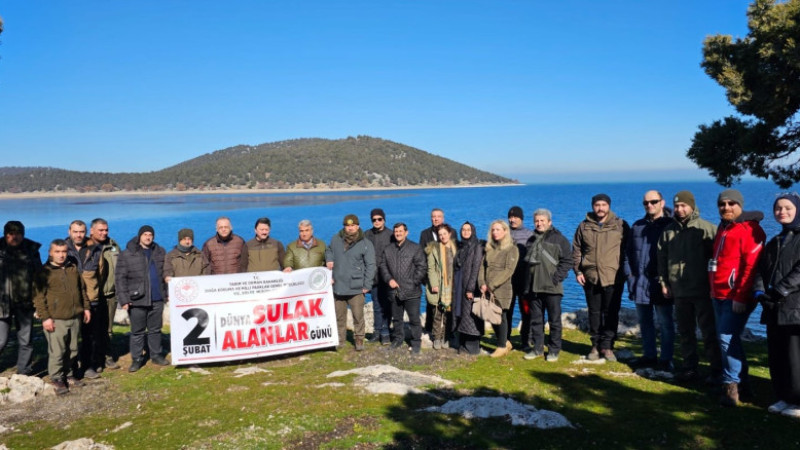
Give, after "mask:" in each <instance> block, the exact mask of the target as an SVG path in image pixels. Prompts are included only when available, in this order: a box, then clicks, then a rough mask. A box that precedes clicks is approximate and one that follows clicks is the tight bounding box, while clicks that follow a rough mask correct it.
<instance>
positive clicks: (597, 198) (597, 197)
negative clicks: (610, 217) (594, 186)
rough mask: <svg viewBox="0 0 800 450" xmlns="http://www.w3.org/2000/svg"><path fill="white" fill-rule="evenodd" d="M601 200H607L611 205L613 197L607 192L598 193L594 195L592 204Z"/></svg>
mask: <svg viewBox="0 0 800 450" xmlns="http://www.w3.org/2000/svg"><path fill="white" fill-rule="evenodd" d="M599 201H603V202H606V203H608V205H609V206H611V197H609V196H608V195H606V194H597V195H595V196H594V197H592V206H594V204H595V203H597V202H599Z"/></svg>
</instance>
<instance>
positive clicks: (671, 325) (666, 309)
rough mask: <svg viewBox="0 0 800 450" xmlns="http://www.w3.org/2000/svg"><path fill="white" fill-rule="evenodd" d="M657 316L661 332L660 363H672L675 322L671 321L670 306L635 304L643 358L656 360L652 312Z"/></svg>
mask: <svg viewBox="0 0 800 450" xmlns="http://www.w3.org/2000/svg"><path fill="white" fill-rule="evenodd" d="M654 309H655V311H656V316H658V328H659V331H661V357H660V359H661V361H672V355H673V354H674V353H675V322H674V321H673V320H672V305H653V304H652V303H650V304H647V305H640V304H638V303H637V304H636V315H637V316H638V317H639V328H640V330H641V332H642V350H643V355H642V356H643V357H645V358H651V359H656V326H655V322H654V321H653V310H654Z"/></svg>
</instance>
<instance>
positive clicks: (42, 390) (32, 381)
mask: <svg viewBox="0 0 800 450" xmlns="http://www.w3.org/2000/svg"><path fill="white" fill-rule="evenodd" d="M0 390H3V391H4V392H3V394H0V404H3V403H22V402H26V401H29V400H33V399H34V398H36V397H37V396H49V395H56V391H55V388H53V386H52V385H50V383H45V381H44V380H42V379H41V378H39V377H30V376H25V375H18V374H14V375H11V378H5V377H0Z"/></svg>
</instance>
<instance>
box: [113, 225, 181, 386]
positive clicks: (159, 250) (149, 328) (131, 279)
mask: <svg viewBox="0 0 800 450" xmlns="http://www.w3.org/2000/svg"><path fill="white" fill-rule="evenodd" d="M154 238H155V231H154V230H153V227H151V226H150V225H144V226H142V227H141V228H139V233H138V234H137V235H136V237H134V238H133V239H131V240H130V241H129V242H128V245H127V246H126V247H125V250H124V251H123V252H122V253H120V255H119V260H118V261H117V272H116V283H117V299H118V301H119V304H120V305H122V309H125V310H127V311H128V315H129V316H130V319H131V340H130V349H131V366H130V368H129V369H128V371H129V372H136V371H137V370H139V369H141V368H142V366H144V363H145V359H144V343H145V339H146V340H147V347H148V348H149V350H150V360H151V361H153V363H154V364H158V365H159V366H165V365H167V364H169V362H168V361H167V360H166V359H165V358H164V355H162V354H161V326H162V320H163V319H162V316H163V312H164V301H165V300H166V290H165V289H164V283H163V281H162V280H163V279H164V259H165V256H166V252H164V248H163V247H161V246H160V245H158V244H156V243H155V241H154V240H153V239H154Z"/></svg>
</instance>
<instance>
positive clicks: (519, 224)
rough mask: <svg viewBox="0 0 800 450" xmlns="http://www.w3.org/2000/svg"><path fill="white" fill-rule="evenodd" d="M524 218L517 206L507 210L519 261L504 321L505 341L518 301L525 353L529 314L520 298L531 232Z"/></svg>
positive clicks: (528, 332)
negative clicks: (506, 330) (506, 329)
mask: <svg viewBox="0 0 800 450" xmlns="http://www.w3.org/2000/svg"><path fill="white" fill-rule="evenodd" d="M524 219H525V216H524V214H523V213H522V208H520V207H519V206H512V207H511V208H510V209H509V210H508V227H509V228H510V229H511V239H513V240H514V244H515V245H516V246H517V250H519V259H518V260H517V268H516V270H514V275H513V276H512V277H511V289H512V294H511V306H510V307H509V308H508V311H506V320H507V321H508V322H507V323H508V336H507V337H506V339H508V340H511V329H512V326H511V319H512V318H513V316H514V304H515V303H517V300H519V316H520V318H521V319H522V323H521V327H520V332H519V337H520V341H521V342H522V351H525V352H527V351H528V350H530V346H531V342H530V340H531V339H530V334H531V333H530V329H531V312H530V308H529V307H528V305H527V304H525V303H524V302H525V300H524V299H523V298H522V291H524V290H525V287H524V286H523V283H524V278H525V272H526V271H527V268H528V265H527V264H526V263H525V252H526V251H527V247H525V244H526V243H527V242H528V239H530V237H531V236H533V230H531V229H529V228H527V227H525V220H524Z"/></svg>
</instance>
